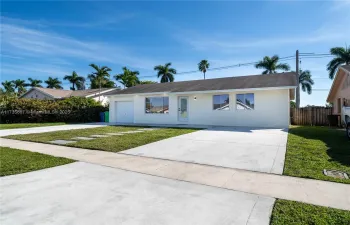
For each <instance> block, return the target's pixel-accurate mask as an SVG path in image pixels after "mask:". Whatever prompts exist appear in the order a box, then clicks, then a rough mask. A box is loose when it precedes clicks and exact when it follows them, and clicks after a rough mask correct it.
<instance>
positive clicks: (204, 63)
mask: <svg viewBox="0 0 350 225" xmlns="http://www.w3.org/2000/svg"><path fill="white" fill-rule="evenodd" d="M209 66H210V64H209V62H208V60H205V59H203V60H202V61H200V62H199V63H198V70H199V71H201V72H202V73H203V75H204V80H205V73H206V72H207V69H209Z"/></svg>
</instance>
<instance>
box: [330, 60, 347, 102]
mask: <svg viewBox="0 0 350 225" xmlns="http://www.w3.org/2000/svg"><path fill="white" fill-rule="evenodd" d="M346 72H348V73H350V65H344V66H341V67H340V69H338V71H337V74H336V75H335V78H334V80H333V84H332V87H331V89H330V90H329V93H328V97H327V102H332V101H334V98H335V96H336V94H337V91H338V90H339V88H340V87H341V84H342V82H341V81H342V80H344V79H343V78H344V76H345V75H346Z"/></svg>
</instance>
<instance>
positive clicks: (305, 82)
mask: <svg viewBox="0 0 350 225" xmlns="http://www.w3.org/2000/svg"><path fill="white" fill-rule="evenodd" d="M299 85H301V90H302V91H303V92H307V93H308V94H309V95H311V93H312V85H314V81H313V80H312V78H311V72H310V71H309V70H304V71H302V70H300V72H299ZM299 97H300V96H299ZM298 107H299V106H298Z"/></svg>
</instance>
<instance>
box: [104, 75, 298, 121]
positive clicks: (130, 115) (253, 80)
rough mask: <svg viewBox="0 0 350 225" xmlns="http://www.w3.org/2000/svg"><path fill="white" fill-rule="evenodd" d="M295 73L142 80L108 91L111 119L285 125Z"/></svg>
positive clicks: (293, 87)
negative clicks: (157, 80)
mask: <svg viewBox="0 0 350 225" xmlns="http://www.w3.org/2000/svg"><path fill="white" fill-rule="evenodd" d="M296 87H297V81H296V73H294V72H287V73H276V74H267V75H253V76H239V77H226V78H217V79H207V80H191V81H180V82H170V83H156V84H145V85H138V86H134V87H130V88H127V89H123V90H118V91H113V92H110V93H109V94H108V95H107V96H108V98H109V101H110V105H109V107H110V108H109V112H110V113H109V115H110V118H109V119H110V122H116V123H120V124H128V123H134V124H174V125H175V124H188V125H218V126H252V127H287V126H288V125H289V120H290V116H289V115H290V100H293V99H294V95H295V88H296Z"/></svg>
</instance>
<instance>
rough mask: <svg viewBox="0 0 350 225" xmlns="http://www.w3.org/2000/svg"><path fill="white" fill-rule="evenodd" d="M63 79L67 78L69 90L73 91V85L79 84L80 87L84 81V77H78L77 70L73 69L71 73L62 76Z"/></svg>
mask: <svg viewBox="0 0 350 225" xmlns="http://www.w3.org/2000/svg"><path fill="white" fill-rule="evenodd" d="M63 79H64V80H68V81H69V82H70V83H71V84H72V87H71V90H73V91H75V86H77V87H78V86H79V87H81V86H82V85H81V84H83V83H84V82H85V78H84V77H80V76H79V75H78V74H77V72H75V71H73V72H72V75H66V76H64V78H63Z"/></svg>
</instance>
